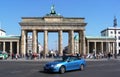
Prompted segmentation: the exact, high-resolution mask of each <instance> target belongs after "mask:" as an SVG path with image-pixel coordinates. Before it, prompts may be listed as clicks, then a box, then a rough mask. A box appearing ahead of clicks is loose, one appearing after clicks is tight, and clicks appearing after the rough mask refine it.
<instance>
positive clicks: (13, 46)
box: [0, 30, 20, 54]
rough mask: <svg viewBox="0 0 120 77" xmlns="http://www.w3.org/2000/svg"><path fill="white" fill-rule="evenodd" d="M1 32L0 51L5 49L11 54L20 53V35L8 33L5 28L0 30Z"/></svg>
mask: <svg viewBox="0 0 120 77" xmlns="http://www.w3.org/2000/svg"><path fill="white" fill-rule="evenodd" d="M0 33H1V35H0V51H5V52H7V53H9V54H12V53H14V54H17V53H18V54H19V52H20V49H19V47H20V36H13V35H11V36H10V35H6V32H5V31H4V30H0Z"/></svg>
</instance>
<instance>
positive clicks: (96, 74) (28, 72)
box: [0, 60, 120, 77]
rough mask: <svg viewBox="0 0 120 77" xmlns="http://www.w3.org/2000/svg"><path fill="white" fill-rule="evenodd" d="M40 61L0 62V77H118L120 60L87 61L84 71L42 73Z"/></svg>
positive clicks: (42, 63)
mask: <svg viewBox="0 0 120 77" xmlns="http://www.w3.org/2000/svg"><path fill="white" fill-rule="evenodd" d="M45 63H46V62H42V61H37V62H36V61H0V77H120V60H109V61H87V66H86V68H85V70H84V71H79V70H77V71H69V72H66V73H65V74H59V73H44V72H43V65H44V64H45Z"/></svg>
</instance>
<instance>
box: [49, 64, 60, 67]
mask: <svg viewBox="0 0 120 77" xmlns="http://www.w3.org/2000/svg"><path fill="white" fill-rule="evenodd" d="M60 66H61V64H56V65H51V67H60Z"/></svg>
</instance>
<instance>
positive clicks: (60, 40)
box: [58, 30, 63, 56]
mask: <svg viewBox="0 0 120 77" xmlns="http://www.w3.org/2000/svg"><path fill="white" fill-rule="evenodd" d="M58 37H59V44H58V45H59V46H58V47H59V50H58V51H59V55H60V56H62V55H63V49H62V30H60V31H59V36H58Z"/></svg>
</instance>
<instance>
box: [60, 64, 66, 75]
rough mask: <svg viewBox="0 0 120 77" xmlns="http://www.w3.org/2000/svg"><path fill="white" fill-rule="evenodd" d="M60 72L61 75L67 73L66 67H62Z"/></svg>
mask: <svg viewBox="0 0 120 77" xmlns="http://www.w3.org/2000/svg"><path fill="white" fill-rule="evenodd" d="M59 72H60V73H61V74H63V73H65V67H64V66H61V67H60V70H59Z"/></svg>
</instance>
